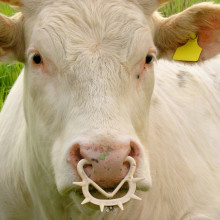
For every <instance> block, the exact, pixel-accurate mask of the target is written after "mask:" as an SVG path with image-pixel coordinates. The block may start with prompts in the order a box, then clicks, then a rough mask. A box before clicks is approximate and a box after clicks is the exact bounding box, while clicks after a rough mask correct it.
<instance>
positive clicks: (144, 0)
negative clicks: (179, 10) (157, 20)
mask: <svg viewBox="0 0 220 220" xmlns="http://www.w3.org/2000/svg"><path fill="white" fill-rule="evenodd" d="M132 1H133V2H134V0H132ZM169 1H171V0H136V2H137V3H138V4H139V5H140V6H141V7H142V8H143V11H144V13H145V14H146V15H151V14H152V13H153V12H154V11H155V10H156V9H158V8H159V7H160V6H161V5H163V4H164V3H166V2H169Z"/></svg>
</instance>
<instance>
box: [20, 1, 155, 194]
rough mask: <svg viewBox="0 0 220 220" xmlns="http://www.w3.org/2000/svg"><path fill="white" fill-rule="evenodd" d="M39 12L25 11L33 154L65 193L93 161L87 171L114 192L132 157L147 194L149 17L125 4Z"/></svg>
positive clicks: (71, 5)
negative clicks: (83, 161) (50, 170)
mask: <svg viewBox="0 0 220 220" xmlns="http://www.w3.org/2000/svg"><path fill="white" fill-rule="evenodd" d="M41 7H43V8H42V9H39V11H35V12H34V13H33V14H30V11H28V10H24V15H25V16H26V17H27V19H25V22H24V29H25V31H24V33H25V39H26V48H25V51H26V57H25V92H24V96H25V98H24V100H25V103H24V106H25V113H26V119H27V124H28V128H29V130H28V136H31V137H33V139H34V140H35V141H34V144H33V145H36V146H41V147H40V148H39V147H36V146H35V147H34V148H35V149H36V148H37V150H35V151H36V154H37V155H38V157H39V158H45V160H44V163H45V166H46V167H48V166H50V165H51V163H52V167H53V170H54V173H55V179H56V185H57V187H58V190H59V192H61V193H64V192H66V191H67V190H68V189H70V188H72V187H74V186H73V185H72V182H73V181H78V180H80V179H79V176H78V174H77V170H76V167H77V164H78V162H79V161H80V160H81V159H82V158H85V159H87V160H89V161H90V162H91V165H89V166H87V167H86V168H85V171H86V173H87V175H88V176H89V177H90V178H91V179H93V180H94V181H95V182H96V183H97V184H98V185H100V186H101V187H102V188H110V187H115V186H116V185H117V184H118V183H119V182H120V181H121V180H122V179H123V178H124V177H125V175H126V174H127V172H128V170H129V164H127V163H126V162H125V159H126V157H127V156H128V155H129V156H132V157H133V158H134V159H135V160H136V163H137V171H136V174H135V175H136V176H137V177H145V179H146V180H145V181H142V182H141V183H140V184H139V188H141V189H144V190H146V189H148V188H149V187H150V185H151V177H150V171H149V160H148V158H147V153H146V152H147V143H146V137H147V126H148V123H147V121H148V113H149V105H150V99H151V95H152V91H153V85H154V73H153V63H154V59H155V58H154V57H155V56H156V49H155V47H154V43H153V40H152V23H151V19H150V15H149V16H144V14H143V12H142V11H141V10H140V9H139V8H138V7H137V6H136V5H135V4H133V3H129V2H123V1H122V2H120V3H118V2H114V1H113V2H111V1H110V2H106V1H103V0H99V1H76V2H73V1H65V2H63V1H56V2H54V3H51V4H47V5H46V4H45V5H44V6H41ZM55 12H56V13H55ZM25 13H27V14H25ZM31 13H32V12H31ZM137 15H138V16H137ZM43 146H44V147H43ZM103 156H104V159H102V158H103ZM48 163H49V164H48Z"/></svg>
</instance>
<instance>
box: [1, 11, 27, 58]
mask: <svg viewBox="0 0 220 220" xmlns="http://www.w3.org/2000/svg"><path fill="white" fill-rule="evenodd" d="M0 60H1V61H2V62H8V61H14V60H17V61H21V62H23V61H24V37H23V15H22V13H20V12H19V13H17V14H15V15H14V16H13V17H6V16H4V15H2V14H0Z"/></svg>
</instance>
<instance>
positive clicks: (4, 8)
mask: <svg viewBox="0 0 220 220" xmlns="http://www.w3.org/2000/svg"><path fill="white" fill-rule="evenodd" d="M205 1H206V2H207V1H209V0H173V1H171V2H170V3H168V4H166V5H165V6H163V7H162V8H161V9H160V11H161V13H162V14H163V15H164V16H170V15H172V14H174V13H177V12H180V11H182V10H183V9H185V8H187V7H189V6H191V5H193V4H195V3H199V2H205ZM212 1H213V2H216V3H220V0H212ZM0 12H1V13H4V14H6V15H8V16H11V15H13V14H14V13H15V12H16V11H15V10H14V9H12V8H10V7H9V6H8V5H7V4H4V3H0ZM22 67H23V65H22V64H20V63H14V64H13V65H12V64H4V65H0V109H1V107H2V104H3V102H4V100H5V98H6V96H7V94H8V92H9V91H10V89H11V87H12V85H13V83H14V81H15V80H16V78H17V76H18V75H19V73H20V71H21V69H22Z"/></svg>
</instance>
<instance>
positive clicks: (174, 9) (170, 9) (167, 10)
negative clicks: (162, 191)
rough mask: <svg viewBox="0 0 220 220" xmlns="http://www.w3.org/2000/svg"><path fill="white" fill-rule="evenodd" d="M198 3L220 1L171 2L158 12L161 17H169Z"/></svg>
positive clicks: (188, 0) (176, 0)
mask: <svg viewBox="0 0 220 220" xmlns="http://www.w3.org/2000/svg"><path fill="white" fill-rule="evenodd" d="M200 2H215V3H220V0H173V1H171V2H169V3H167V4H166V5H164V6H163V7H162V8H161V9H160V12H161V13H162V14H163V16H165V17H169V16H170V15H172V14H175V13H178V12H181V11H182V10H184V9H186V8H188V7H189V6H191V5H194V4H196V3H200Z"/></svg>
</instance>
